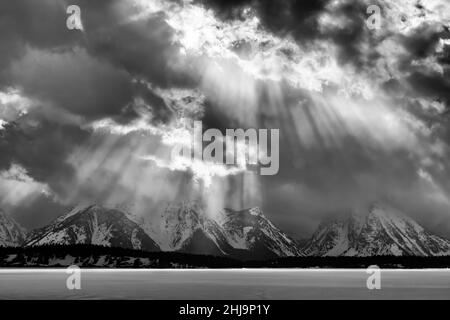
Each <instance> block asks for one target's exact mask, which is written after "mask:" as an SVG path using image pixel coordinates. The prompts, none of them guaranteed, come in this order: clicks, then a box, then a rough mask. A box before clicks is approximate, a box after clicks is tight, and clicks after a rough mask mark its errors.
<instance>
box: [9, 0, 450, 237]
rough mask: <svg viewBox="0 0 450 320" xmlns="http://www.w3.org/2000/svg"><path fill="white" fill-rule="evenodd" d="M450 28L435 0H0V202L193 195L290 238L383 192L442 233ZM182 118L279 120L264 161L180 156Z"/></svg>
mask: <svg viewBox="0 0 450 320" xmlns="http://www.w3.org/2000/svg"><path fill="white" fill-rule="evenodd" d="M73 4H76V5H78V6H79V7H80V9H81V20H82V30H69V29H68V28H67V26H66V20H67V18H68V16H69V15H68V14H67V13H66V9H67V7H68V6H69V5H73ZM370 5H378V6H379V7H380V8H381V20H380V21H381V24H380V27H379V28H377V29H370V28H369V27H368V26H367V24H366V21H367V19H368V18H369V16H370V14H368V13H367V8H368V7H369V6H370ZM449 28H450V3H449V2H448V1H447V0H429V1H412V0H411V1H410V0H400V1H399V0H395V1H394V0H392V1H391V0H389V1H376V0H359V1H349V0H335V1H327V0H319V1H313V0H306V1H294V0H281V1H269V0H253V1H246V0H237V1H225V0H215V1H206V0H204V1H181V0H180V1H163V0H121V1H119V0H96V1H88V0H85V1H75V0H71V1H63V0H40V1H33V0H15V1H2V3H1V4H0V42H1V44H2V45H1V47H2V48H1V50H0V207H2V208H4V209H5V210H7V211H9V212H11V213H12V214H13V215H14V216H15V217H16V218H17V219H18V220H19V222H21V223H22V224H23V225H24V226H25V227H27V228H35V227H39V226H42V225H45V224H47V223H48V222H49V221H50V220H52V219H54V218H55V217H56V216H58V215H60V214H62V213H64V212H65V210H67V208H69V207H71V206H73V205H78V204H86V203H101V204H106V205H125V206H127V207H130V208H132V210H135V211H138V212H140V213H142V214H151V215H155V216H157V215H159V214H161V212H162V209H161V208H162V207H163V206H164V204H165V203H166V202H170V201H180V200H183V199H189V198H198V197H201V198H202V199H203V200H204V202H205V206H206V207H207V211H208V214H214V212H217V211H218V210H220V209H221V208H222V207H231V208H234V209H241V208H247V207H251V206H260V207H261V208H262V209H263V211H264V212H265V214H266V215H267V216H269V217H270V218H271V220H272V221H274V222H275V223H276V224H277V225H279V226H280V227H281V228H282V229H284V230H286V231H288V232H289V233H291V234H293V235H294V236H295V237H298V238H303V237H307V236H308V235H309V234H310V233H311V232H312V231H313V230H314V228H315V226H316V225H317V222H318V221H319V220H320V218H321V217H323V216H325V215H332V214H341V213H344V212H350V211H351V210H352V208H354V207H355V206H358V205H361V204H367V203H371V202H373V201H383V202H388V203H390V204H391V205H394V206H396V207H398V208H399V209H401V210H403V211H404V212H405V213H407V214H410V215H412V216H413V217H414V218H415V219H417V220H418V221H419V222H421V223H423V224H424V225H425V226H426V227H427V228H429V229H431V230H432V231H434V232H436V233H438V234H441V235H444V236H447V237H450V179H449V178H450V164H449V161H448V159H449V155H450V153H449V152H450V149H449V142H450V130H449V129H450V126H449V115H447V110H448V107H449V103H450V77H449V71H450V68H449V67H450V40H447V39H450V31H449ZM185 119H193V120H202V121H203V125H204V128H205V129H206V128H217V129H220V130H222V131H223V132H224V130H225V129H226V128H244V129H246V128H268V129H270V128H278V129H279V130H280V163H281V164H280V171H279V173H278V174H277V175H275V176H259V175H258V174H257V172H256V173H255V172H254V171H252V170H251V169H248V170H243V171H242V170H241V171H239V172H236V171H232V170H228V171H227V170H223V168H221V167H217V166H213V165H211V164H209V163H203V164H198V163H191V164H187V165H185V166H179V165H177V164H176V163H174V162H173V159H171V158H170V156H169V155H170V150H171V147H173V145H174V144H176V143H177V142H179V141H180V139H183V137H185V136H186V134H188V133H186V131H184V129H183V128H184V127H183V125H184V124H185V122H183V121H185Z"/></svg>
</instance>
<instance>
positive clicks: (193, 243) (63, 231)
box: [0, 201, 450, 260]
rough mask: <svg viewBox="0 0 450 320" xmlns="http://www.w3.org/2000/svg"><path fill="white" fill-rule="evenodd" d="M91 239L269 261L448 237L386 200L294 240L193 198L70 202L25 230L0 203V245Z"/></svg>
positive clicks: (402, 251)
mask: <svg viewBox="0 0 450 320" xmlns="http://www.w3.org/2000/svg"><path fill="white" fill-rule="evenodd" d="M74 244H92V245H100V246H105V247H119V248H125V249H137V250H142V251H148V252H158V251H165V252H180V253H190V254H204V255H214V256H224V257H232V258H237V259H241V260H269V259H274V258H279V257H299V256H356V257H370V256H445V255H449V254H450V241H449V240H446V239H443V238H441V237H439V236H436V235H433V234H431V233H429V232H428V231H426V230H425V229H424V228H423V227H422V226H420V225H419V224H418V223H416V222H415V221H414V220H413V219H411V218H410V217H408V216H407V215H405V214H403V213H402V212H400V211H399V210H396V209H395V208H392V207H390V206H388V205H385V204H379V203H377V204H373V205H371V206H370V207H368V208H367V209H364V210H359V211H355V212H353V213H352V214H350V215H348V216H345V217H341V218H334V219H328V220H325V221H323V222H322V223H321V224H320V225H319V227H318V229H317V230H316V232H315V233H314V234H313V236H312V237H311V238H310V239H309V240H308V241H306V242H304V243H302V244H300V243H299V242H298V241H295V240H294V239H292V238H291V237H289V236H288V235H287V234H286V233H284V232H283V231H281V230H280V229H279V228H277V227H276V226H275V225H274V224H273V223H272V222H271V221H270V220H269V219H268V218H267V217H266V216H265V215H264V214H263V212H262V211H261V210H260V209H259V208H250V209H246V210H241V211H235V210H231V209H223V210H222V211H221V212H218V213H217V214H215V215H214V216H209V215H208V214H207V213H206V212H205V210H204V209H203V206H202V205H201V203H199V202H195V201H186V202H181V203H176V204H168V205H167V206H166V208H165V209H164V210H163V212H162V213H161V214H160V216H159V217H157V218H156V219H155V217H152V218H151V219H150V218H148V217H142V216H136V215H134V214H132V213H130V212H128V211H127V210H119V209H115V208H106V207H103V206H100V205H90V206H80V207H76V208H73V209H72V210H70V211H69V212H68V213H66V214H65V215H62V216H61V217H59V218H57V219H56V220H54V221H53V222H52V223H50V224H49V225H47V226H45V227H43V228H41V229H37V230H33V231H31V232H29V233H26V232H25V230H24V229H23V228H22V227H21V226H20V225H19V224H18V223H17V222H15V221H14V220H13V219H12V218H11V217H10V216H8V215H7V214H6V213H5V212H4V211H1V210H0V246H5V247H11V246H24V247H34V246H42V245H74Z"/></svg>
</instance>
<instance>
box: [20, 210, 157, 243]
mask: <svg viewBox="0 0 450 320" xmlns="http://www.w3.org/2000/svg"><path fill="white" fill-rule="evenodd" d="M49 244H52V245H53V244H54V245H68V244H93V245H101V246H110V247H121V248H130V249H140V250H145V251H160V248H159V246H158V245H157V244H156V243H155V242H154V241H153V240H152V239H151V238H150V237H149V236H148V235H147V234H146V233H145V232H144V231H143V230H142V229H141V227H140V226H139V225H137V224H136V223H135V222H134V221H132V220H130V219H128V217H127V216H126V214H125V213H123V212H121V211H119V210H116V209H107V208H104V207H101V206H97V205H92V206H88V207H84V208H74V209H73V210H72V211H70V212H69V213H68V214H66V215H64V216H62V217H60V218H58V219H56V220H55V221H54V222H53V223H51V224H50V225H48V226H46V227H44V228H42V229H39V230H35V231H33V232H32V233H31V234H30V235H29V237H28V239H27V242H26V244H25V245H26V246H39V245H49Z"/></svg>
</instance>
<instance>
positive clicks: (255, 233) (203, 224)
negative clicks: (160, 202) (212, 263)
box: [141, 202, 301, 259]
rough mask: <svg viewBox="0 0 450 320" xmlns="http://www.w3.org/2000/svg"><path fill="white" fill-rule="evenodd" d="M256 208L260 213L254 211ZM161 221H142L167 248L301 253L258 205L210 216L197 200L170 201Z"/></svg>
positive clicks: (253, 255)
mask: <svg viewBox="0 0 450 320" xmlns="http://www.w3.org/2000/svg"><path fill="white" fill-rule="evenodd" d="M255 212H257V213H258V214H255ZM159 218H160V219H159V222H158V223H155V222H154V221H147V222H143V223H142V222H141V225H143V229H144V230H146V231H147V233H148V234H149V236H150V237H151V238H153V239H155V241H156V242H157V243H158V244H159V246H160V247H161V248H162V250H165V251H180V252H187V253H196V254H214V255H225V256H233V257H238V258H241V259H269V258H277V257H285V256H293V255H300V254H301V253H300V250H299V249H298V247H296V246H295V243H294V242H293V241H292V240H291V239H289V237H288V236H287V235H286V234H284V233H283V232H282V231H281V230H279V229H278V228H276V227H275V226H274V225H273V224H272V223H271V222H270V221H269V220H268V219H267V218H266V217H265V216H264V215H263V213H262V211H261V210H260V209H259V208H252V209H247V210H242V211H233V210H230V209H225V210H224V211H223V212H221V213H219V214H218V215H216V216H214V217H209V216H208V215H207V214H206V213H205V212H204V209H203V207H202V205H201V204H199V203H198V202H182V203H180V204H169V205H168V206H167V207H166V209H165V210H164V212H163V214H161V216H160V217H159Z"/></svg>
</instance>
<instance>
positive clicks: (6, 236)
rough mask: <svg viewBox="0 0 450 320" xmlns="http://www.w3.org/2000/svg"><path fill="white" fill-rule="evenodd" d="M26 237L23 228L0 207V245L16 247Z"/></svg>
mask: <svg viewBox="0 0 450 320" xmlns="http://www.w3.org/2000/svg"><path fill="white" fill-rule="evenodd" d="M25 238H26V232H25V229H24V228H22V227H21V226H20V225H19V224H18V223H17V222H16V221H15V220H14V219H13V218H12V217H10V216H8V215H7V214H6V213H5V212H4V211H3V210H2V209H0V246H1V247H18V246H21V245H22V244H23V242H24V241H25Z"/></svg>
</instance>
